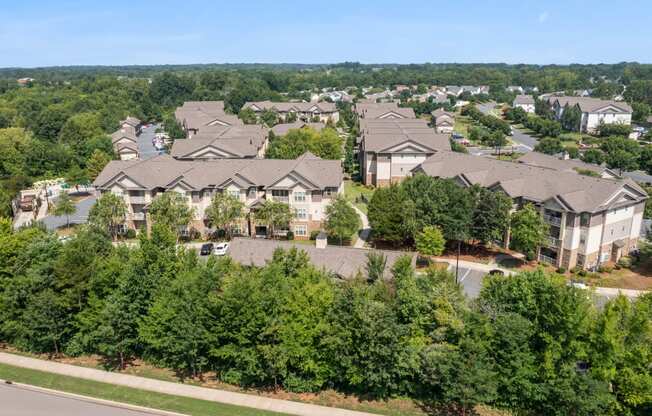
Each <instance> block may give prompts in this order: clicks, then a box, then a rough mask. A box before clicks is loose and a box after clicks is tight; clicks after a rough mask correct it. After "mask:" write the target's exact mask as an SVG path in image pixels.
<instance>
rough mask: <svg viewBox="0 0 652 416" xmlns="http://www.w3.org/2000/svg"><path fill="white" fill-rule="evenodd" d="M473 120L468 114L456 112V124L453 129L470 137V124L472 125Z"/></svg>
mask: <svg viewBox="0 0 652 416" xmlns="http://www.w3.org/2000/svg"><path fill="white" fill-rule="evenodd" d="M472 125H473V122H472V121H471V119H470V118H469V117H467V116H462V115H460V114H459V113H458V114H455V126H454V127H453V130H454V131H455V132H456V133H459V134H461V135H463V136H464V137H466V138H467V139H468V137H467V136H468V131H469V126H472Z"/></svg>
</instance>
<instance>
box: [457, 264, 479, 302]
mask: <svg viewBox="0 0 652 416" xmlns="http://www.w3.org/2000/svg"><path fill="white" fill-rule="evenodd" d="M450 271H451V272H452V273H455V266H451V267H450ZM485 275H486V272H484V271H481V270H473V269H469V268H466V267H460V272H459V274H458V275H457V281H458V282H459V284H460V285H461V286H462V291H464V294H465V295H466V296H468V297H469V298H470V299H475V298H477V297H478V296H480V290H481V289H482V279H484V277H485Z"/></svg>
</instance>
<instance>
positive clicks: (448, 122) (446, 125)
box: [430, 108, 455, 134]
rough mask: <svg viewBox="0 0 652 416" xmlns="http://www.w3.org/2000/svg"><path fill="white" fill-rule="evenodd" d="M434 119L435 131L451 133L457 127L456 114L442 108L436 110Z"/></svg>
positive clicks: (433, 113) (433, 115) (433, 114)
mask: <svg viewBox="0 0 652 416" xmlns="http://www.w3.org/2000/svg"><path fill="white" fill-rule="evenodd" d="M430 114H431V115H432V120H433V122H434V124H435V131H436V132H437V133H442V134H451V133H452V132H453V129H454V128H455V114H454V113H450V112H448V111H445V110H443V109H441V108H438V109H436V110H434V111H433V112H432V113H430Z"/></svg>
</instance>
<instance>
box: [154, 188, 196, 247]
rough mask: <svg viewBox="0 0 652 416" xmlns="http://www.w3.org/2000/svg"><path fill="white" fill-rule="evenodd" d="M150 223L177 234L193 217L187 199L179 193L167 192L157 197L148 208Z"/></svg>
mask: <svg viewBox="0 0 652 416" xmlns="http://www.w3.org/2000/svg"><path fill="white" fill-rule="evenodd" d="M149 215H150V218H151V219H152V222H154V223H155V224H161V225H163V226H165V227H168V228H169V229H170V230H172V231H173V232H175V233H176V234H177V239H178V238H179V235H180V233H181V231H182V229H183V228H184V227H187V226H188V225H189V224H190V222H191V221H192V219H193V216H194V215H195V210H194V208H191V207H190V206H189V204H188V197H186V196H185V195H182V194H180V193H179V192H175V191H169V192H165V193H163V194H162V195H160V196H158V197H157V198H156V199H154V201H152V203H151V204H150V207H149Z"/></svg>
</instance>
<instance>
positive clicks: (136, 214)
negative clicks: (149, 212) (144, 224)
mask: <svg viewBox="0 0 652 416" xmlns="http://www.w3.org/2000/svg"><path fill="white" fill-rule="evenodd" d="M131 218H132V219H133V220H134V221H144V220H145V213H144V212H134V213H133V214H131Z"/></svg>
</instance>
